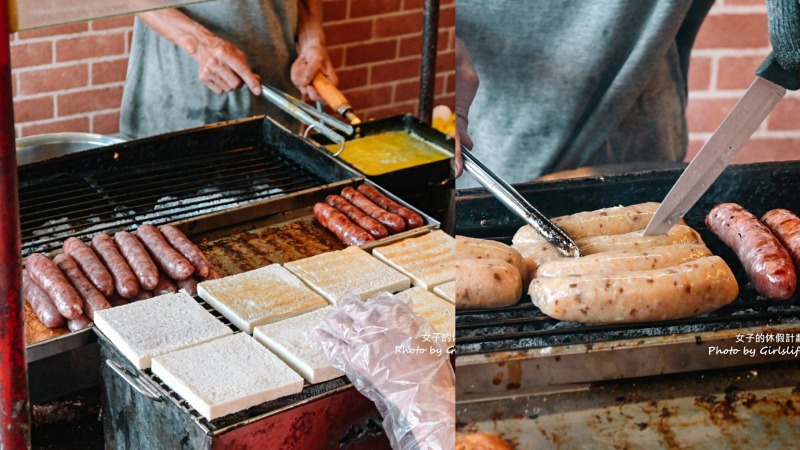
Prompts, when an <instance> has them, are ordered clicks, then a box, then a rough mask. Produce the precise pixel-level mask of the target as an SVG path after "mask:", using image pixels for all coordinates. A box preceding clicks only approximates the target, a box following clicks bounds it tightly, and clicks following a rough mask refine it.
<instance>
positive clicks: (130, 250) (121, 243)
mask: <svg viewBox="0 0 800 450" xmlns="http://www.w3.org/2000/svg"><path fill="white" fill-rule="evenodd" d="M114 243H116V244H117V249H119V252H120V254H122V257H123V258H125V261H127V262H128V265H129V266H130V268H131V270H132V271H133V274H134V275H136V279H137V280H139V284H140V285H141V286H142V287H143V288H144V289H153V288H154V287H156V284H158V268H157V267H156V263H154V262H153V259H152V258H150V255H148V254H147V250H145V248H144V246H143V245H142V243H141V242H139V239H136V236H134V235H133V234H131V233H129V232H127V231H118V232H117V233H116V234H114Z"/></svg>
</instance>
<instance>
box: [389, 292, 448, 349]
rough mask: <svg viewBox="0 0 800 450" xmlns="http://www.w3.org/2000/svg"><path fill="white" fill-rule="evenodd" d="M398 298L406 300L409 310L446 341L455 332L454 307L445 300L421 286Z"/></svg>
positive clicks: (401, 294)
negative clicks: (444, 337) (445, 337)
mask: <svg viewBox="0 0 800 450" xmlns="http://www.w3.org/2000/svg"><path fill="white" fill-rule="evenodd" d="M397 295H398V296H399V297H400V298H403V299H407V300H408V301H409V306H411V309H412V310H413V311H414V312H415V313H417V314H418V315H420V316H421V317H422V318H423V319H425V320H427V321H428V322H429V323H430V324H431V325H433V328H435V329H436V331H438V332H439V333H440V334H442V335H445V336H447V337H448V339H452V336H453V335H454V334H455V331H456V306H455V305H454V304H452V303H450V302H448V301H447V300H444V299H441V298H439V297H438V296H436V295H435V294H432V293H431V292H430V291H428V290H427V289H425V288H423V287H421V286H415V287H413V288H411V289H408V290H405V291H403V292H400V293H399V294H397Z"/></svg>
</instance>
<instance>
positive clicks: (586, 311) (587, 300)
mask: <svg viewBox="0 0 800 450" xmlns="http://www.w3.org/2000/svg"><path fill="white" fill-rule="evenodd" d="M529 293H530V295H531V299H532V300H533V303H534V304H535V305H536V306H538V307H539V309H541V310H542V312H544V313H545V314H547V315H548V316H550V317H553V318H555V319H559V320H566V321H572V322H583V323H614V322H647V321H653V320H668V319H677V318H681V317H689V316H694V315H697V314H703V313H706V312H709V311H713V310H715V309H717V308H719V307H721V306H723V305H726V304H728V303H730V302H732V301H733V300H735V299H736V297H737V296H738V295H739V285H738V284H737V283H736V278H734V276H733V273H732V272H731V269H730V268H729V267H728V265H727V264H725V261H723V260H722V258H720V257H719V256H708V257H705V258H701V259H697V260H695V261H690V262H687V263H684V264H681V265H678V266H674V267H668V268H665V269H657V270H646V271H639V272H625V273H616V274H594V275H586V276H572V277H557V278H537V279H535V280H533V282H532V283H531V286H530V289H529Z"/></svg>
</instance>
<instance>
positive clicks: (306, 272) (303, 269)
mask: <svg viewBox="0 0 800 450" xmlns="http://www.w3.org/2000/svg"><path fill="white" fill-rule="evenodd" d="M283 266H284V267H286V268H287V269H289V270H290V271H291V272H292V273H294V274H295V275H297V276H298V277H300V279H301V280H303V281H305V282H306V284H308V285H309V286H311V288H312V289H314V290H315V291H317V292H319V293H320V295H322V296H323V297H325V298H326V299H327V300H328V301H329V302H331V303H332V304H334V305H336V304H338V302H339V299H340V298H341V297H342V295H344V294H346V293H348V292H352V293H354V294H356V295H358V296H359V297H360V298H361V300H366V299H367V298H369V297H370V296H372V295H373V294H375V293H376V292H380V291H389V292H398V291H402V290H404V289H408V288H409V287H410V286H411V280H409V279H408V277H407V276H405V275H403V274H402V273H400V272H398V271H396V270H394V269H393V268H391V267H389V266H387V265H386V264H384V263H382V262H380V261H379V260H378V259H376V258H374V257H372V256H371V255H370V254H369V253H367V252H365V251H364V250H361V249H360V248H359V247H356V246H350V247H347V248H346V249H344V250H339V251H335V252H328V253H322V254H319V255H316V256H312V257H310V258H305V259H301V260H299V261H292V262H288V263H286V264H284V265H283Z"/></svg>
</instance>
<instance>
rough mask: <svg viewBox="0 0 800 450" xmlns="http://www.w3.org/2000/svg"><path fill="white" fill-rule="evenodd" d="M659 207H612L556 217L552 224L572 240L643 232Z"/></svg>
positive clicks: (653, 205) (641, 205) (640, 205)
mask: <svg viewBox="0 0 800 450" xmlns="http://www.w3.org/2000/svg"><path fill="white" fill-rule="evenodd" d="M659 205H660V203H657V202H650V203H640V204H637V205H630V206H614V207H612V208H603V209H598V210H596V211H585V212H579V213H576V214H571V215H569V216H561V217H556V218H554V219H553V223H554V224H556V225H557V226H558V227H559V228H561V229H562V230H564V231H566V232H567V234H568V235H570V237H571V238H572V239H582V238H585V237H590V236H600V235H604V234H623V233H629V232H631V231H636V230H644V229H645V228H646V227H647V224H648V223H650V219H652V218H653V216H654V215H655V213H656V210H657V209H658V207H659Z"/></svg>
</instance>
